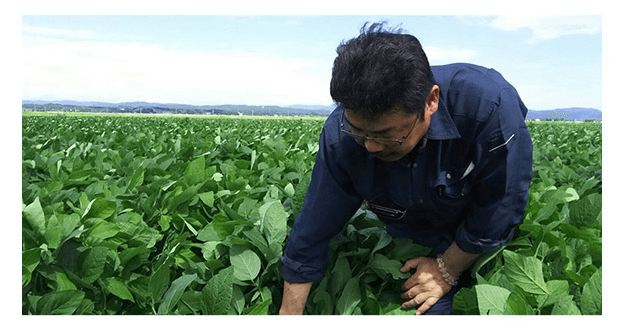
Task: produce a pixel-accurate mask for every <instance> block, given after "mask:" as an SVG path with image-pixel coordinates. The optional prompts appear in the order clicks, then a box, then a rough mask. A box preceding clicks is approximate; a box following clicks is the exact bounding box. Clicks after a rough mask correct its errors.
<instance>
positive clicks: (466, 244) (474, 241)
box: [456, 228, 514, 254]
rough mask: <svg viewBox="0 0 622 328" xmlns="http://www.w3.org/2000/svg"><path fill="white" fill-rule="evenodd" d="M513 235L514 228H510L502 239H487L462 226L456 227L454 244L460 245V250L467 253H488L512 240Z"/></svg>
mask: <svg viewBox="0 0 622 328" xmlns="http://www.w3.org/2000/svg"><path fill="white" fill-rule="evenodd" d="M513 236H514V229H512V230H511V231H510V232H509V233H508V236H507V238H503V239H487V238H479V237H477V236H475V235H473V234H470V233H469V232H467V231H466V229H464V228H460V229H458V231H457V233H456V245H458V247H460V249H461V250H463V251H465V252H468V253H475V254H482V253H490V252H492V251H494V250H495V249H497V248H499V247H501V245H503V244H505V243H507V242H509V241H510V240H512V237H513Z"/></svg>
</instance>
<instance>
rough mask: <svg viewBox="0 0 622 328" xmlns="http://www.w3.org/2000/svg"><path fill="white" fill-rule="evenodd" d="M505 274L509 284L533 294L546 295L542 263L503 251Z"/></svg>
mask: <svg viewBox="0 0 622 328" xmlns="http://www.w3.org/2000/svg"><path fill="white" fill-rule="evenodd" d="M503 258H504V259H505V272H506V274H507V277H508V279H509V280H510V282H512V283H513V284H515V285H516V286H518V287H520V288H521V289H523V290H524V291H526V292H528V293H533V294H548V293H549V292H548V290H547V288H546V284H545V283H544V276H543V275H542V262H541V261H540V260H539V259H537V258H536V257H533V256H523V255H520V254H518V253H514V252H511V251H508V250H504V251H503Z"/></svg>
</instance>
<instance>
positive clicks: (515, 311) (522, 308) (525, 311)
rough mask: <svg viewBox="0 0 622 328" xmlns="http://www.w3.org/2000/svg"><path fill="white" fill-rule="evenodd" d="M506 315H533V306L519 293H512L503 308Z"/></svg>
mask: <svg viewBox="0 0 622 328" xmlns="http://www.w3.org/2000/svg"><path fill="white" fill-rule="evenodd" d="M503 314H505V315H532V314H533V308H532V307H531V305H529V303H528V302H527V301H526V300H525V299H524V298H523V297H521V296H520V295H519V294H518V293H514V292H512V293H510V295H508V298H507V300H506V303H505V308H504V309H503Z"/></svg>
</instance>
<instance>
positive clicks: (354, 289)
mask: <svg viewBox="0 0 622 328" xmlns="http://www.w3.org/2000/svg"><path fill="white" fill-rule="evenodd" d="M360 302H361V289H360V287H359V278H358V277H357V278H354V279H350V280H349V281H348V282H347V283H346V286H345V287H344V289H343V292H342V293H341V296H339V300H337V313H338V314H342V315H351V314H353V313H354V309H355V308H356V306H357V305H359V303H360Z"/></svg>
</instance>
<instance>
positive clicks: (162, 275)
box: [148, 262, 171, 303]
mask: <svg viewBox="0 0 622 328" xmlns="http://www.w3.org/2000/svg"><path fill="white" fill-rule="evenodd" d="M170 281H171V269H170V265H169V263H168V262H165V263H163V264H162V265H161V266H160V267H159V268H158V269H157V270H156V271H155V272H154V273H153V275H152V276H151V278H150V279H149V287H148V288H149V293H150V294H151V299H152V300H153V302H154V303H157V302H159V301H160V299H161V298H162V296H163V295H164V293H165V292H166V290H167V289H168V288H169V283H170Z"/></svg>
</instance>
